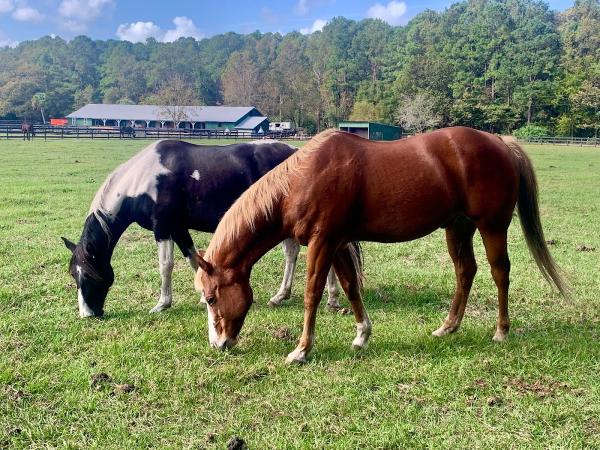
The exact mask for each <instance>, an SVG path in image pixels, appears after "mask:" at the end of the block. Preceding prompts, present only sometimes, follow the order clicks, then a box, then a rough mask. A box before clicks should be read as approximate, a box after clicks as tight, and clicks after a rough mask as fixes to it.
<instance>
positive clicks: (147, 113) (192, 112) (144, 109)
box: [67, 103, 255, 123]
mask: <svg viewBox="0 0 600 450" xmlns="http://www.w3.org/2000/svg"><path fill="white" fill-rule="evenodd" d="M183 108H184V110H185V112H186V115H187V119H186V121H190V122H229V123H236V122H238V121H239V120H240V119H241V118H242V117H244V116H245V115H246V114H248V113H249V112H250V111H252V110H253V109H255V108H254V107H253V106H184V107H183ZM164 109H165V107H164V106H160V105H115V104H98V103H91V104H89V105H85V106H84V107H83V108H80V109H78V110H77V111H75V112H72V113H71V114H69V115H68V116H67V117H68V118H79V119H107V120H172V119H171V118H169V116H168V114H165V111H164Z"/></svg>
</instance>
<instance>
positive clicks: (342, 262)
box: [333, 245, 371, 350]
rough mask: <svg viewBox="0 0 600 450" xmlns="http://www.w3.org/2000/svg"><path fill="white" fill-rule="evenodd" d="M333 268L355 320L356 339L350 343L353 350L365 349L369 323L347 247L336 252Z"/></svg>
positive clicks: (369, 333)
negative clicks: (350, 305)
mask: <svg viewBox="0 0 600 450" xmlns="http://www.w3.org/2000/svg"><path fill="white" fill-rule="evenodd" d="M333 267H334V268H335V273H336V274H337V276H338V278H339V280H340V284H341V285H342V289H343V290H344V292H345V293H346V295H347V296H348V299H349V300H350V303H351V304H352V311H353V312H354V318H355V319H356V338H354V340H353V341H352V347H353V348H354V349H355V350H361V349H365V348H367V345H368V344H369V337H370V336H371V321H370V320H369V315H368V314H367V310H366V309H365V306H364V305H363V301H362V295H361V292H360V280H359V276H360V274H358V273H357V272H356V267H355V266H354V263H353V258H352V255H351V254H350V250H349V247H348V245H346V246H345V247H343V248H341V249H340V250H338V252H337V253H336V255H335V259H334V261H333Z"/></svg>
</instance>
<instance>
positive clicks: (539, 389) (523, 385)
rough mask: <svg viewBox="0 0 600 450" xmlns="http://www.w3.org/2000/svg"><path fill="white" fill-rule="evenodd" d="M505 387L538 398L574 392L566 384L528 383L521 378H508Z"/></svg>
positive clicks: (548, 382) (553, 381)
mask: <svg viewBox="0 0 600 450" xmlns="http://www.w3.org/2000/svg"><path fill="white" fill-rule="evenodd" d="M505 387H506V388H510V389H512V390H515V391H517V392H519V393H520V394H533V395H535V396H536V397H538V398H548V397H554V396H555V395H556V394H557V392H559V391H561V390H562V391H564V390H570V391H571V392H574V391H576V390H573V389H570V387H569V385H568V384H567V383H561V382H559V381H556V380H547V379H541V380H535V381H533V382H528V381H525V380H524V379H522V378H509V379H508V380H507V382H506V383H505Z"/></svg>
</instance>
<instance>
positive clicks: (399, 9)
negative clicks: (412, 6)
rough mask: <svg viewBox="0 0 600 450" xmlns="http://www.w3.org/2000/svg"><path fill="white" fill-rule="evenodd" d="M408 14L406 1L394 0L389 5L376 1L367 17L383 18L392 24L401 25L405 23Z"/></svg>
mask: <svg viewBox="0 0 600 450" xmlns="http://www.w3.org/2000/svg"><path fill="white" fill-rule="evenodd" d="M405 14H406V3H404V2H398V1H396V0H392V1H391V2H389V3H388V4H387V5H385V6H384V5H382V4H381V3H376V4H375V5H373V6H371V7H370V8H369V10H368V11H367V17H370V18H371V19H381V20H383V21H385V22H387V23H389V24H390V25H401V24H402V23H404V21H405V20H404V15H405Z"/></svg>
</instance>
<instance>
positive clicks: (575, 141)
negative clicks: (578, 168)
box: [519, 136, 600, 147]
mask: <svg viewBox="0 0 600 450" xmlns="http://www.w3.org/2000/svg"><path fill="white" fill-rule="evenodd" d="M519 142H521V143H523V144H552V145H578V146H580V147H584V146H585V147H598V146H600V138H597V137H590V138H580V137H562V136H560V137H551V136H545V137H528V138H519Z"/></svg>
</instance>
